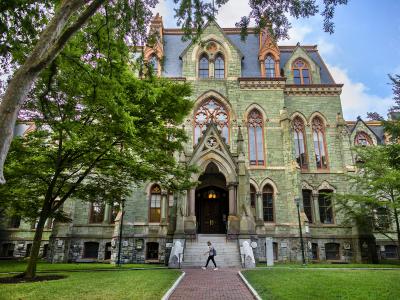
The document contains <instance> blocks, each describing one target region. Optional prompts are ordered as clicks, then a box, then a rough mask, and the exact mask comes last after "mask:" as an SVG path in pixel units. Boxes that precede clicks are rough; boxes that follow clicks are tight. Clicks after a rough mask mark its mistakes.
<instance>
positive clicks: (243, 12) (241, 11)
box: [216, 0, 250, 27]
mask: <svg viewBox="0 0 400 300" xmlns="http://www.w3.org/2000/svg"><path fill="white" fill-rule="evenodd" d="M249 12H250V6H249V3H248V1H244V0H240V1H239V0H235V1H229V2H228V4H226V5H223V6H221V8H220V9H219V12H218V15H217V17H216V19H217V22H218V24H219V25H220V26H221V27H235V24H236V23H237V22H239V21H240V19H241V17H243V16H247V15H248V14H249Z"/></svg>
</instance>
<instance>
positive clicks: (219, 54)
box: [214, 53, 226, 79]
mask: <svg viewBox="0 0 400 300" xmlns="http://www.w3.org/2000/svg"><path fill="white" fill-rule="evenodd" d="M218 59H222V63H223V67H224V68H223V69H221V68H219V69H217V60H218ZM221 70H223V76H222V77H217V76H216V74H217V71H221ZM214 78H215V79H225V78H226V62H225V57H224V55H223V54H222V53H218V54H217V55H216V56H215V59H214Z"/></svg>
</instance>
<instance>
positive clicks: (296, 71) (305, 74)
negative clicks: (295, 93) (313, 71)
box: [293, 58, 311, 84]
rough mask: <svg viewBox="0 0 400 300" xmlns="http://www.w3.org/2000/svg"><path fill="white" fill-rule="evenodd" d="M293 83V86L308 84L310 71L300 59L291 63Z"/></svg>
mask: <svg viewBox="0 0 400 300" xmlns="http://www.w3.org/2000/svg"><path fill="white" fill-rule="evenodd" d="M293 82H294V84H310V83H311V77H310V69H309V67H308V64H307V63H306V62H305V61H304V60H303V59H301V58H298V59H296V61H295V62H294V63H293Z"/></svg>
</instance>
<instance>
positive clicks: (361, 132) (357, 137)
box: [354, 131, 374, 147]
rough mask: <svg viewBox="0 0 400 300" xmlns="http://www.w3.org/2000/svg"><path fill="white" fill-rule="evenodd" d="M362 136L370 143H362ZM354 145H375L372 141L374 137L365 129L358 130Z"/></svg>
mask: <svg viewBox="0 0 400 300" xmlns="http://www.w3.org/2000/svg"><path fill="white" fill-rule="evenodd" d="M361 136H362V137H364V139H365V140H366V141H367V143H368V144H361V143H360V137H361ZM354 145H356V146H362V147H366V146H373V145H374V142H373V141H372V138H371V136H370V135H369V134H368V133H366V132H365V131H358V132H357V133H356V136H355V137H354Z"/></svg>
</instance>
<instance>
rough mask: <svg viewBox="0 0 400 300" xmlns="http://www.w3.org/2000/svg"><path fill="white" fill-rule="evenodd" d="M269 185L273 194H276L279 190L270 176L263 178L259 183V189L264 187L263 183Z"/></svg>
mask: <svg viewBox="0 0 400 300" xmlns="http://www.w3.org/2000/svg"><path fill="white" fill-rule="evenodd" d="M267 184H269V185H271V186H272V187H273V189H274V194H276V195H278V194H279V190H278V186H277V185H276V183H275V181H273V180H272V179H271V178H269V177H267V178H265V179H264V180H263V181H262V182H261V183H260V190H261V191H262V190H263V189H264V186H265V185H267Z"/></svg>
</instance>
